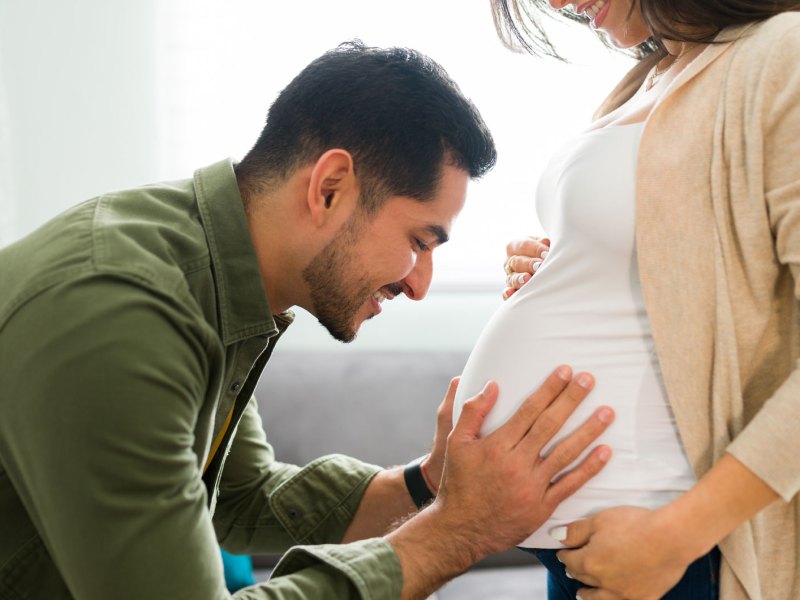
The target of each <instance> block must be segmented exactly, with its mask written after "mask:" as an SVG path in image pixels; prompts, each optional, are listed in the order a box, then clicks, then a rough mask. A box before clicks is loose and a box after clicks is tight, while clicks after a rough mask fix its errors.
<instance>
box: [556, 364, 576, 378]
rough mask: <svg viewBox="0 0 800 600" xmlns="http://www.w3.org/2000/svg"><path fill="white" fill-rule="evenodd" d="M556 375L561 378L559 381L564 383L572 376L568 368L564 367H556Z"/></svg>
mask: <svg viewBox="0 0 800 600" xmlns="http://www.w3.org/2000/svg"><path fill="white" fill-rule="evenodd" d="M556 373H558V376H559V377H561V379H563V380H564V381H569V378H570V376H571V374H572V373H571V371H570V368H569V367H567V366H565V365H562V366H560V367H558V369H557V370H556Z"/></svg>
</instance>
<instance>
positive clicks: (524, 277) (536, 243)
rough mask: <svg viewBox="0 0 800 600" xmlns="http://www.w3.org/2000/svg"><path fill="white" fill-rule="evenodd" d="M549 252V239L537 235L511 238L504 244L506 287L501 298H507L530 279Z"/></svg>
mask: <svg viewBox="0 0 800 600" xmlns="http://www.w3.org/2000/svg"><path fill="white" fill-rule="evenodd" d="M549 252H550V240H549V239H547V238H539V237H524V238H520V239H517V240H512V241H510V242H509V243H508V245H507V246H506V257H507V258H506V262H505V263H504V264H503V269H504V270H505V272H506V289H505V290H503V300H508V299H509V298H510V297H511V295H512V294H513V293H514V292H516V291H517V290H518V289H519V288H521V287H522V286H523V285H525V284H526V283H528V281H530V279H531V277H533V275H534V273H536V271H538V270H539V267H541V266H542V261H543V260H544V259H545V258H547V255H548V254H549Z"/></svg>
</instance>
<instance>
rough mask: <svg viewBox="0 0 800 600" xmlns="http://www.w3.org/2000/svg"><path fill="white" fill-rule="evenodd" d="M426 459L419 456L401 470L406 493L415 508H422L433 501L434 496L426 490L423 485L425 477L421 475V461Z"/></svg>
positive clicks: (426, 486) (425, 486)
mask: <svg viewBox="0 0 800 600" xmlns="http://www.w3.org/2000/svg"><path fill="white" fill-rule="evenodd" d="M426 458H428V455H427V454H426V455H425V456H420V457H419V458H417V459H414V460H412V461H411V462H410V463H408V464H407V465H406V468H405V469H403V478H404V479H405V480H406V487H407V488H408V493H409V494H411V499H412V500H413V501H414V504H416V505H417V508H422V507H423V506H425V505H426V504H428V503H429V502H430V501H431V500H433V499H434V498H435V497H436V495H435V494H434V493H433V492H431V490H430V488H428V484H427V483H425V477H424V476H423V475H422V461H423V460H425V459H426Z"/></svg>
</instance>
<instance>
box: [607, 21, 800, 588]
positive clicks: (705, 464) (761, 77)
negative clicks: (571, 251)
mask: <svg viewBox="0 0 800 600" xmlns="http://www.w3.org/2000/svg"><path fill="white" fill-rule="evenodd" d="M718 40H720V41H724V42H725V43H721V44H715V45H710V46H709V47H708V48H707V49H706V50H704V51H703V53H702V54H701V55H700V56H698V57H697V58H696V59H695V60H694V61H693V62H692V63H691V64H690V65H689V66H687V68H686V69H684V71H683V72H682V73H681V74H680V75H679V76H678V77H677V78H676V80H675V81H674V82H673V83H672V84H671V86H670V88H669V89H668V90H667V93H666V94H665V96H664V97H663V98H662V99H661V100H660V101H659V104H658V105H657V106H656V108H655V109H654V111H653V112H652V114H651V116H650V117H649V119H648V121H647V124H646V126H645V129H644V133H643V134H642V141H641V147H640V151H639V159H638V160H639V162H638V167H637V199H636V202H637V204H636V206H637V215H636V241H637V248H638V253H639V269H640V272H641V279H642V287H643V290H644V297H645V302H646V305H647V309H648V314H649V316H650V320H651V322H652V331H653V337H654V340H655V344H656V348H657V351H658V356H659V358H660V361H661V368H662V370H663V374H664V381H665V384H666V388H667V391H668V394H669V399H670V402H671V404H672V407H673V410H674V412H675V416H676V419H677V423H678V427H679V430H680V433H681V436H682V438H683V443H684V445H685V447H686V451H687V453H688V455H689V458H690V460H691V463H692V465H693V467H694V469H695V472H696V473H697V475H698V476H700V475H702V474H703V473H705V472H706V471H708V470H709V469H710V468H711V466H712V465H713V464H714V463H715V462H716V461H717V460H718V459H719V458H720V456H721V455H722V454H723V453H724V452H730V453H731V454H733V455H734V456H735V457H736V458H738V459H739V460H740V461H742V462H743V463H744V464H745V465H747V466H748V467H749V468H750V469H751V470H752V471H753V472H754V473H756V474H757V475H758V476H759V477H761V478H762V479H763V480H764V481H765V482H766V483H767V484H769V485H770V486H771V487H772V488H773V489H774V490H775V491H777V492H778V493H779V494H780V495H781V496H782V498H783V500H784V501H785V502H778V503H775V504H773V505H772V506H770V507H769V508H767V509H766V510H764V511H763V512H762V513H760V514H759V515H758V516H757V517H756V518H754V519H753V520H752V521H749V522H747V523H745V524H744V525H742V526H741V527H739V528H738V529H737V530H736V531H735V532H734V533H733V534H732V535H730V536H729V537H728V538H726V539H725V540H724V541H723V542H722V543H721V544H720V548H721V550H722V554H723V557H724V558H723V564H722V573H721V597H722V598H723V600H728V599H745V598H750V599H752V600H756V599H762V598H763V599H765V600H774V599H784V598H785V599H787V600H789V599H791V600H796V599H800V572H799V571H800V569H798V559H800V552H798V543H799V542H800V529H799V527H800V515H799V514H798V508H799V507H800V503H798V495H797V492H798V489H799V488H800V369H798V362H797V361H798V357H800V320H799V319H798V295H799V294H800V277H798V269H800V13H796V12H794V13H784V14H782V15H779V16H777V17H774V18H772V19H770V20H768V21H766V22H764V23H761V24H758V25H751V26H747V27H740V28H736V29H732V30H727V31H725V32H723V34H722V35H721V36H720V37H719V38H718ZM650 66H652V61H647V62H643V64H640V65H637V66H636V67H635V68H634V69H633V71H631V73H629V75H628V76H627V77H626V78H625V80H623V82H622V83H621V84H620V85H619V86H618V87H617V89H616V90H615V91H614V92H613V93H612V95H611V96H610V97H609V99H608V100H607V101H606V103H605V104H604V106H603V107H601V110H600V111H599V112H598V116H600V115H602V114H605V113H607V112H609V111H610V110H612V109H613V108H614V107H615V106H618V105H619V104H621V103H622V102H624V100H625V99H627V98H628V97H629V96H630V95H631V93H632V92H633V91H635V89H636V88H638V87H639V85H640V84H641V83H642V80H643V78H644V75H645V73H646V72H647V70H648V69H649V68H650Z"/></svg>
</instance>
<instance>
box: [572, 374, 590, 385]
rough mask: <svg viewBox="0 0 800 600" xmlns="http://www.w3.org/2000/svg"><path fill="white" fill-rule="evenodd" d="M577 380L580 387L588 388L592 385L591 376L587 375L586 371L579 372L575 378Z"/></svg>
mask: <svg viewBox="0 0 800 600" xmlns="http://www.w3.org/2000/svg"><path fill="white" fill-rule="evenodd" d="M575 380H576V381H577V382H578V385H579V386H581V387H582V388H586V389H589V388H590V387H592V378H591V377H589V375H588V374H586V373H579V374H578V377H577V378H576V379H575Z"/></svg>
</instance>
